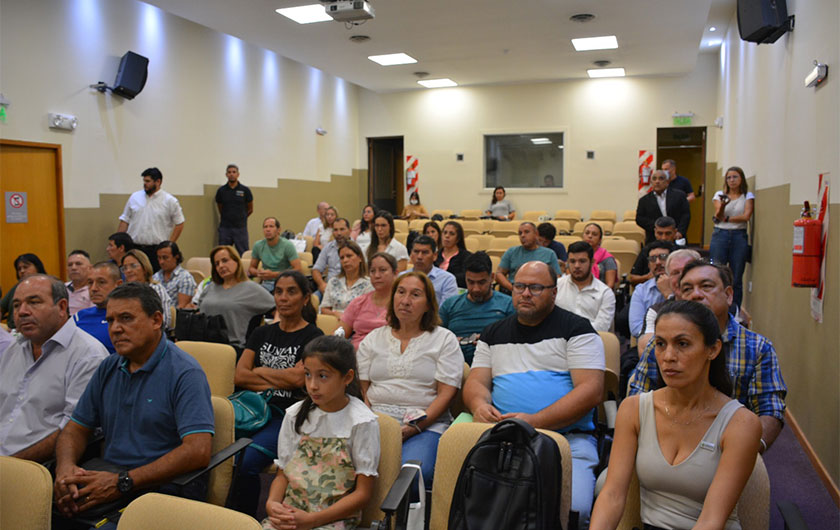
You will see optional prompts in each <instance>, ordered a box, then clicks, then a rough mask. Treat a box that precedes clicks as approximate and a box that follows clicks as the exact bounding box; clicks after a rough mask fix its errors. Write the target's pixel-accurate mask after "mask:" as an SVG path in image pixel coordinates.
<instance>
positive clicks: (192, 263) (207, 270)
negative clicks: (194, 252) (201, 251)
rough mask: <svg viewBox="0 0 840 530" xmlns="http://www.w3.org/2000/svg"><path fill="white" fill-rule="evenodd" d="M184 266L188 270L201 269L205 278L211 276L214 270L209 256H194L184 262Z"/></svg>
mask: <svg viewBox="0 0 840 530" xmlns="http://www.w3.org/2000/svg"><path fill="white" fill-rule="evenodd" d="M184 268H185V269H187V270H188V271H199V272H201V274H203V275H204V277H205V278H206V277H208V276H210V274H212V272H213V266H212V264H211V263H210V258H209V257H200V256H195V257H192V258H190V259H188V260H187V262H186V263H185V264H184Z"/></svg>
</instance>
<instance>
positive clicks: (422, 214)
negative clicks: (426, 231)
mask: <svg viewBox="0 0 840 530" xmlns="http://www.w3.org/2000/svg"><path fill="white" fill-rule="evenodd" d="M400 217H402V218H403V219H407V220H409V221H412V220H414V219H428V218H429V212H428V211H426V207H425V206H423V205H422V204H420V194H419V193H417V192H416V191H412V192H411V195H409V196H408V204H406V205H405V208H403V211H402V213H401V214H400Z"/></svg>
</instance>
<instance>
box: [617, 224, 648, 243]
mask: <svg viewBox="0 0 840 530" xmlns="http://www.w3.org/2000/svg"><path fill="white" fill-rule="evenodd" d="M612 233H613V235H616V236H622V237H624V238H625V239H632V240H634V241H638V242H639V244H644V242H645V231H644V229H643V228H642V227H640V226H639V225H637V224H636V222H635V221H621V222H619V223H616V224H615V226H614V227H613V230H612Z"/></svg>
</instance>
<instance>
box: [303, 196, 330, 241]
mask: <svg viewBox="0 0 840 530" xmlns="http://www.w3.org/2000/svg"><path fill="white" fill-rule="evenodd" d="M329 207H330V204H329V203H328V202H324V201H322V202H319V203H318V206H316V207H315V208H316V210H317V211H318V217H313V218H312V219H310V220H309V221H307V223H306V226H305V227H304V229H303V235H304V236H309V237H311V238H312V239H313V240H314V239H315V236H317V235H318V231H319V230H320V229H321V228H322V227H323V226H324V217H325V216H326V214H327V208H329Z"/></svg>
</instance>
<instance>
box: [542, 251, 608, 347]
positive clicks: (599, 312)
mask: <svg viewBox="0 0 840 530" xmlns="http://www.w3.org/2000/svg"><path fill="white" fill-rule="evenodd" d="M568 254H569V260H568V261H567V262H566V264H567V266H568V268H569V274H566V275H565V276H563V277H562V278H558V279H557V297H556V298H555V299H554V304H555V305H557V306H558V307H561V308H563V309H565V310H566V311H571V312H572V313H574V314H576V315H579V316H582V317H583V318H585V319H587V320H589V322H591V323H592V327H593V328H595V331H609V330H610V325H611V324H612V321H613V317H614V316H615V294H614V293H613V292H612V290H611V289H610V288H609V287H607V285H606V284H605V283H604V282H602V281H601V280H599V279H598V278H596V277H594V276H592V256H593V254H594V251H593V250H592V247H591V246H590V245H589V243H587V242H586V241H577V242H575V243H572V244H571V245H569V250H568Z"/></svg>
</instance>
